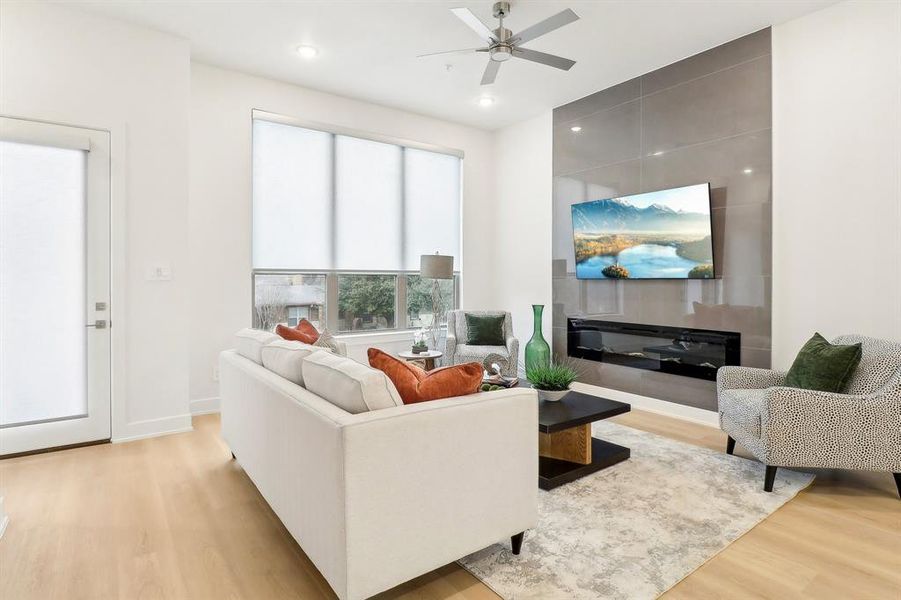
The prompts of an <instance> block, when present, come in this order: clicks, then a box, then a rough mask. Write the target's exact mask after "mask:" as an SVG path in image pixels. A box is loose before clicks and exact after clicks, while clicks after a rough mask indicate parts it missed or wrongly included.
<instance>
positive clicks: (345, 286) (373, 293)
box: [338, 275, 397, 331]
mask: <svg viewBox="0 0 901 600" xmlns="http://www.w3.org/2000/svg"><path fill="white" fill-rule="evenodd" d="M396 305H397V276H396V275H338V331H359V330H366V329H394V328H395V319H394V314H395V306H396Z"/></svg>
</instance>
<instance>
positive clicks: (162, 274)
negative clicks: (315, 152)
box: [147, 264, 172, 281]
mask: <svg viewBox="0 0 901 600" xmlns="http://www.w3.org/2000/svg"><path fill="white" fill-rule="evenodd" d="M171 280H172V269H171V268H170V267H169V265H166V264H156V265H151V266H150V267H148V269H147V281H171Z"/></svg>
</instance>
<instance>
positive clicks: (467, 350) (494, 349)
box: [455, 344, 510, 362]
mask: <svg viewBox="0 0 901 600" xmlns="http://www.w3.org/2000/svg"><path fill="white" fill-rule="evenodd" d="M489 354H500V355H501V356H503V357H504V358H506V359H509V358H510V352H509V351H508V350H507V347H506V346H473V345H472V344H457V351H456V353H455V355H456V358H457V361H458V362H459V361H463V362H469V361H475V362H482V360H483V359H484V358H485V357H486V356H488V355H489Z"/></svg>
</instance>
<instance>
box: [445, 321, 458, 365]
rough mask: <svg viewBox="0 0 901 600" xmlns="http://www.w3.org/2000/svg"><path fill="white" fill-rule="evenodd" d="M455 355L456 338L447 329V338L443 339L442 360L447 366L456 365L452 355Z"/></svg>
mask: <svg viewBox="0 0 901 600" xmlns="http://www.w3.org/2000/svg"><path fill="white" fill-rule="evenodd" d="M456 353H457V336H456V335H454V334H452V333H451V332H450V328H448V332H447V336H446V337H445V338H444V359H445V360H446V361H447V363H445V364H448V365H455V364H457V361H456V359H455V358H454V354H456Z"/></svg>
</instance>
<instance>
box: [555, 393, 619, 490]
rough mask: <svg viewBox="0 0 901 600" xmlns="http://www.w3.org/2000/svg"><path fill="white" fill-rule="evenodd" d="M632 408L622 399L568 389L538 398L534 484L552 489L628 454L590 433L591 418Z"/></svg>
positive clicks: (614, 462) (609, 415)
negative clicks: (558, 395)
mask: <svg viewBox="0 0 901 600" xmlns="http://www.w3.org/2000/svg"><path fill="white" fill-rule="evenodd" d="M630 410H632V407H631V406H629V405H628V404H626V403H624V402H617V401H616V400H608V399H607V398H600V397H598V396H592V395H590V394H583V393H581V392H570V393H568V394H567V395H566V396H564V397H563V399H562V400H559V401H557V402H549V401H547V400H541V401H539V402H538V432H539V433H538V454H539V458H538V487H540V488H541V489H543V490H552V489H554V488H555V487H557V486H560V485H563V484H564V483H569V482H570V481H575V480H576V479H579V478H580V477H585V476H586V475H588V474H589V473H594V472H596V471H600V470H601V469H605V468H607V467H609V466H611V465H615V464H616V463H618V462H622V461H624V460H626V459H627V458H629V455H630V453H631V451H630V450H629V449H628V448H626V447H624V446H620V445H617V444H613V443H610V442H605V441H604V440H599V439H598V438H595V437H592V436H591V424H592V423H593V422H594V421H600V420H601V419H607V418H610V417H614V416H616V415H621V414H623V413H627V412H629V411H630Z"/></svg>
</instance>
